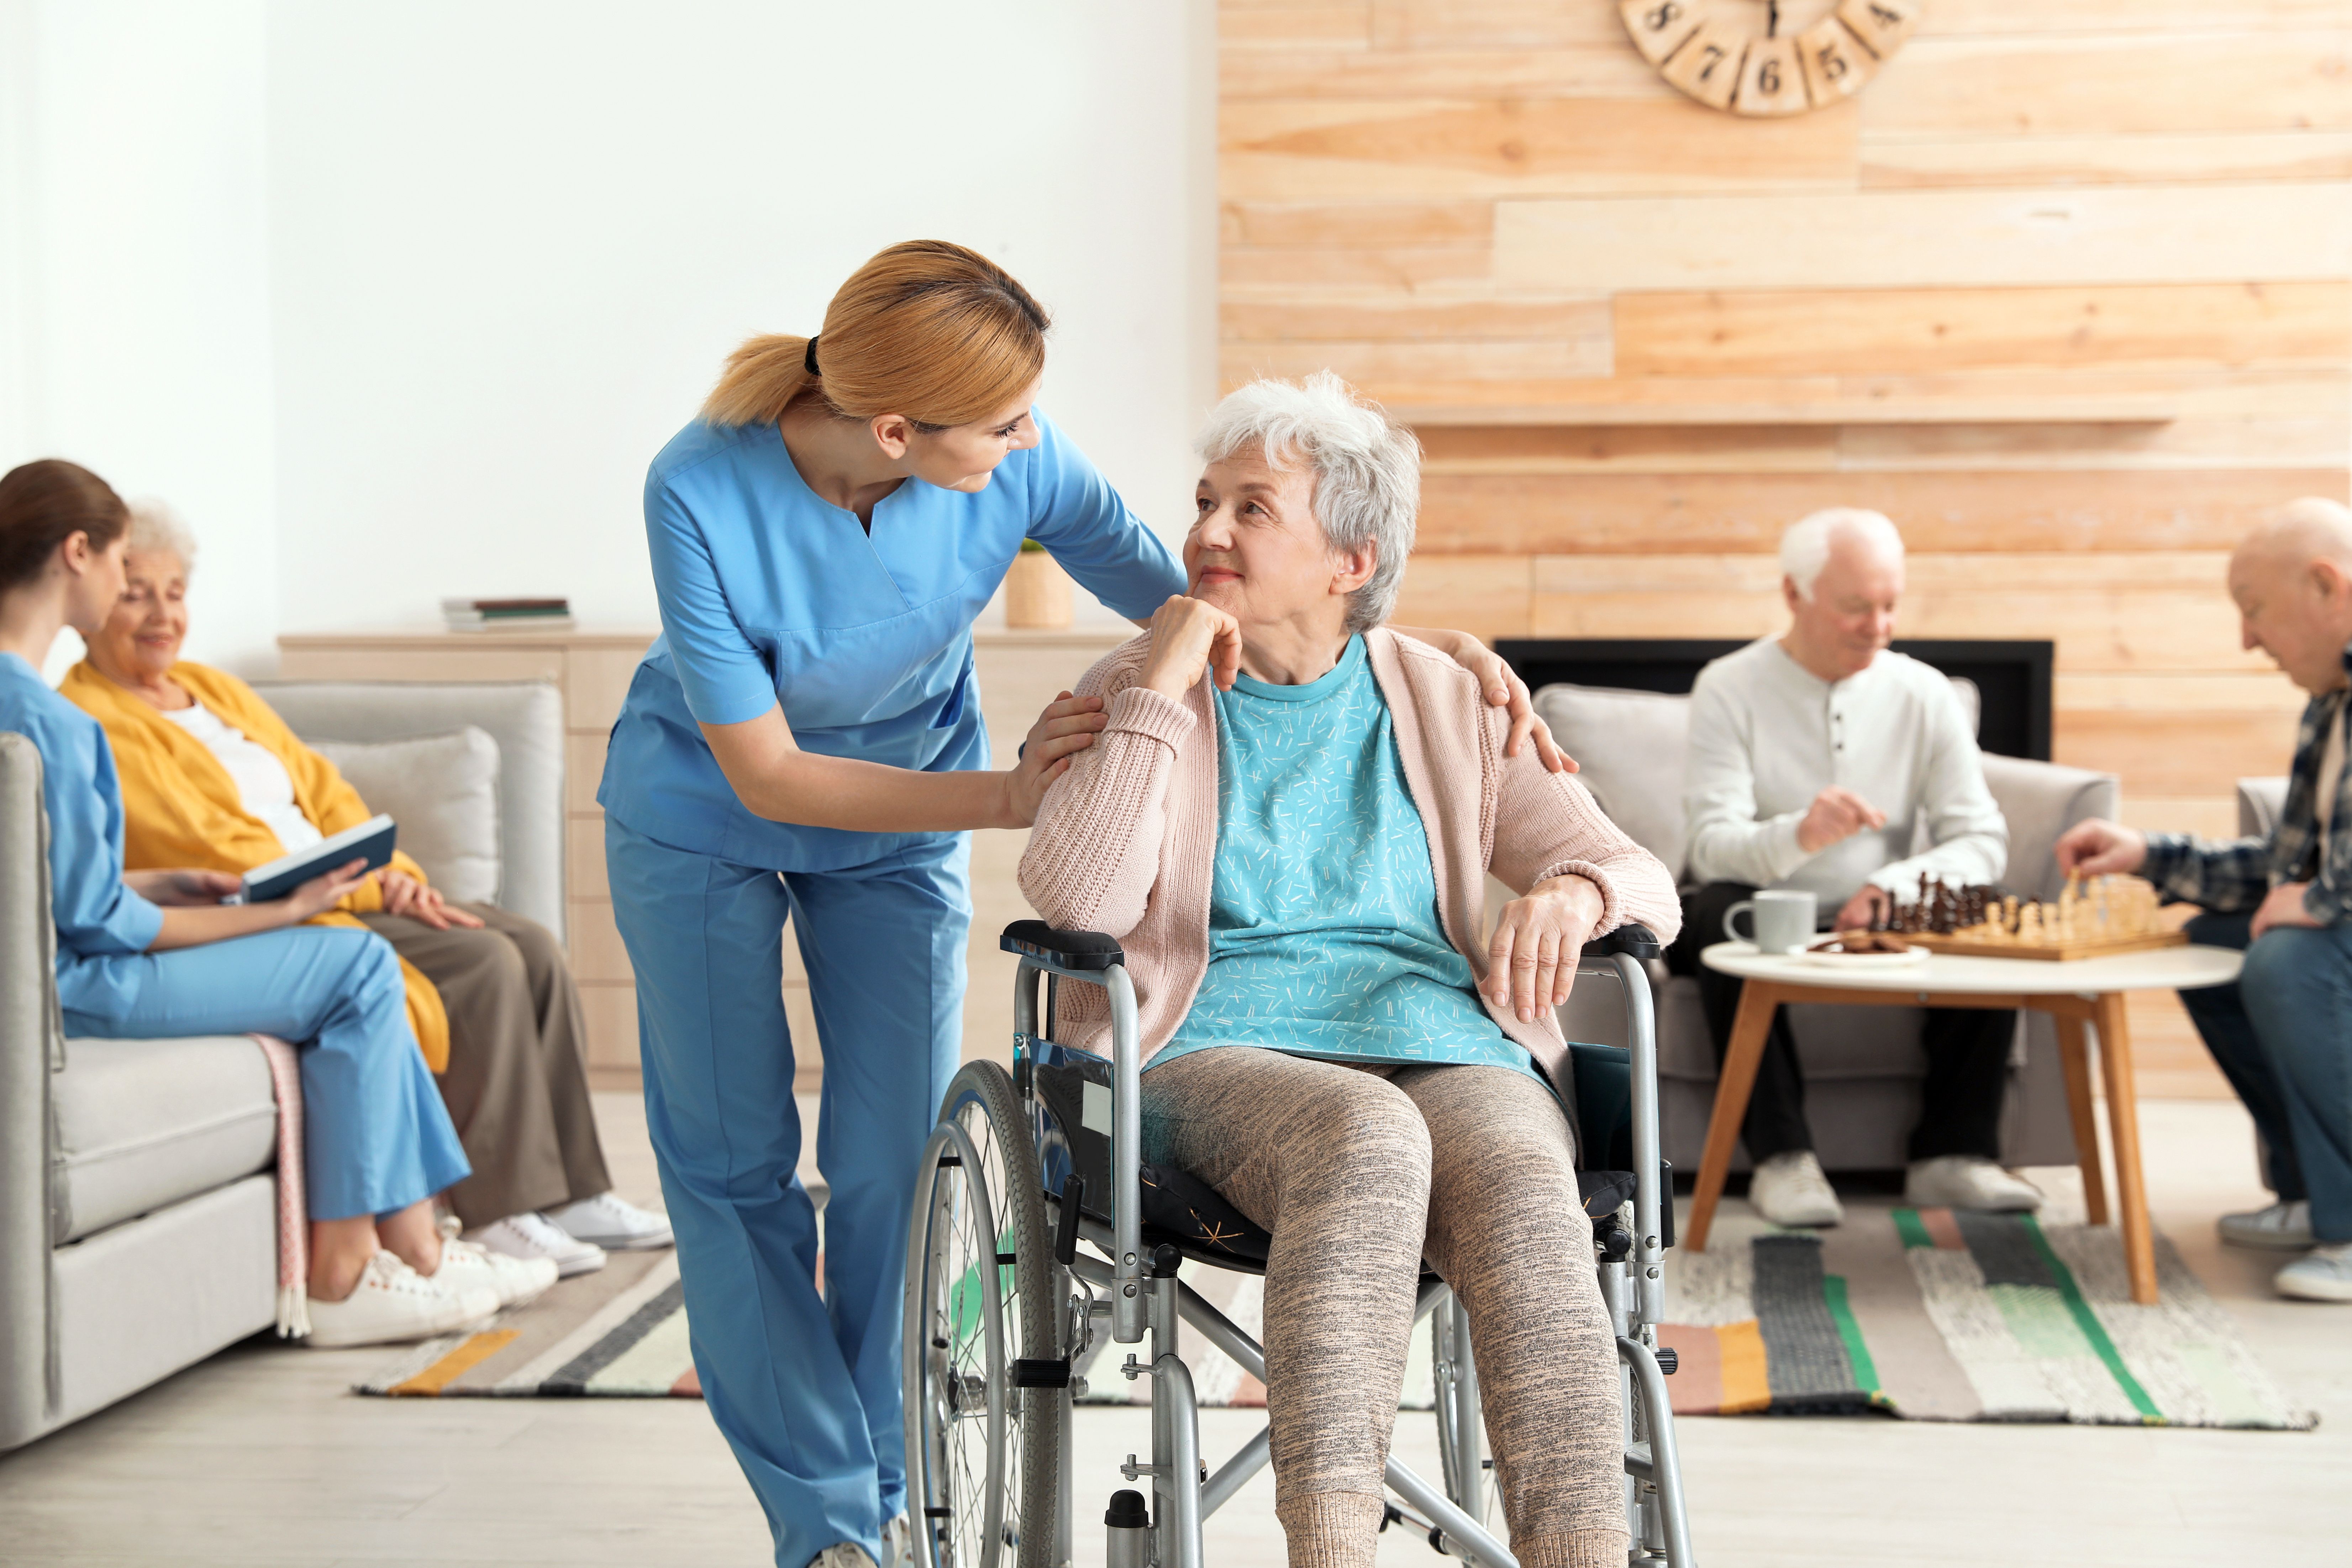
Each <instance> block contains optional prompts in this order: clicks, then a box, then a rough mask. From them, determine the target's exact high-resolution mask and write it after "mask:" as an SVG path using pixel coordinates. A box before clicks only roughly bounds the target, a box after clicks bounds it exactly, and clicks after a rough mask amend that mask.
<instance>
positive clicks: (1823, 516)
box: [1780, 506, 1903, 599]
mask: <svg viewBox="0 0 2352 1568" xmlns="http://www.w3.org/2000/svg"><path fill="white" fill-rule="evenodd" d="M1847 538H1859V539H1867V540H1870V541H1872V542H1874V543H1878V544H1882V545H1884V546H1885V547H1886V548H1887V549H1888V550H1891V551H1893V552H1894V553H1895V559H1896V560H1898V561H1899V560H1901V559H1902V558H1903V535H1902V534H1901V532H1899V531H1897V530H1896V529H1895V524H1894V523H1893V522H1892V521H1889V519H1888V518H1887V515H1886V514H1885V512H1883V511H1865V510H1863V509H1862V508H1861V507H1856V506H1833V507H1828V508H1825V509H1824V510H1821V511H1817V512H1815V513H1813V514H1812V515H1811V517H1808V518H1804V519H1801V521H1796V522H1792V523H1790V525H1789V531H1788V532H1786V533H1784V534H1782V535H1781V536H1780V574H1781V575H1782V576H1784V577H1786V578H1788V579H1789V581H1790V582H1791V583H1794V584H1796V585H1797V597H1799V598H1800V599H1810V598H1811V597H1812V596H1813V584H1815V583H1816V582H1818V581H1820V579H1821V575H1822V567H1824V566H1827V565H1828V564H1829V563H1830V550H1831V548H1832V546H1833V545H1835V544H1836V543H1837V542H1838V541H1839V540H1840V539H1847Z"/></svg>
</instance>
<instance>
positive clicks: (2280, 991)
mask: <svg viewBox="0 0 2352 1568" xmlns="http://www.w3.org/2000/svg"><path fill="white" fill-rule="evenodd" d="M2252 927H2253V917H2252V916H2251V915H2214V914H2205V915H2199V916H2198V917H2197V918H2196V919H2195V920H2192V921H2189V941H2191V942H2197V943H2199V944H2200V945H2202V946H2206V947H2234V948H2240V949H2242V950H2243V951H2244V952H2245V955H2246V966H2245V968H2244V969H2242V971H2240V972H2239V975H2238V979H2237V982H2236V983H2235V984H2230V985H2209V986H2206V987H2204V988H2202V989H2200V990H2196V991H2183V992H2182V993H2181V994H2180V1001H2181V1005H2183V1006H2185V1007H2187V1008H2188V1009H2189V1017H2191V1018H2192V1019H2194V1020H2196V1024H2197V1032H2198V1033H2199V1034H2200V1035H2202V1036H2203V1037H2205V1048H2206V1049H2207V1050H2209V1051H2210V1052H2212V1053H2213V1060H2214V1062H2215V1063H2216V1064H2217V1065H2218V1066H2219V1067H2220V1068H2221V1075H2222V1076H2223V1077H2224V1078H2227V1079H2229V1080H2230V1087H2231V1089H2236V1090H2237V1091H2238V1098H2239V1099H2240V1100H2242V1101H2243V1102H2244V1103H2245V1107H2246V1111H2247V1114H2249V1115H2251V1116H2252V1118H2253V1119H2254V1125H2255V1127H2257V1128H2258V1129H2260V1130H2261V1131H2262V1135H2263V1143H2264V1144H2265V1145H2266V1146H2267V1147H2268V1150H2269V1153H2270V1168H2269V1170H2268V1171H2267V1172H2266V1173H2265V1174H2266V1175H2267V1176H2268V1177H2269V1180H2270V1184H2271V1190H2272V1191H2273V1192H2275V1193H2276V1194H2278V1195H2279V1198H2280V1201H2282V1202H2284V1203H2293V1202H2294V1201H2296V1200H2297V1199H2302V1198H2308V1199H2309V1200H2310V1201H2311V1234H2312V1236H2313V1237H2315V1238H2316V1239H2317V1240H2319V1241H2321V1242H2323V1243H2326V1242H2338V1241H2352V924H2347V925H2332V926H2318V927H2312V926H2273V927H2272V928H2271V929H2270V930H2269V931H2264V932H2263V935H2262V939H2261V940H2260V941H2259V942H2250V941H2249V935H2250V932H2251V931H2252Z"/></svg>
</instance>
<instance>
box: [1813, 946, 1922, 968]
mask: <svg viewBox="0 0 2352 1568" xmlns="http://www.w3.org/2000/svg"><path fill="white" fill-rule="evenodd" d="M1793 956H1795V957H1798V958H1801V959H1803V960H1804V961H1805V962H1806V963H1818V964H1820V965H1822V967H1823V968H1824V969H1903V968H1906V967H1907V966H1909V965H1911V964H1914V963H1927V949H1926V948H1924V947H1915V948H1913V949H1911V951H1910V952H1800V953H1797V954H1794V955H1793Z"/></svg>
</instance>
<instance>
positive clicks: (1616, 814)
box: [1535, 682, 1691, 877]
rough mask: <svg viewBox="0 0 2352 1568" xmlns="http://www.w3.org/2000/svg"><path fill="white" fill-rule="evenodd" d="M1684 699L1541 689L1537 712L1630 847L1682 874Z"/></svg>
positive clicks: (1578, 688)
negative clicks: (1635, 846) (1636, 846)
mask: <svg viewBox="0 0 2352 1568" xmlns="http://www.w3.org/2000/svg"><path fill="white" fill-rule="evenodd" d="M1690 707H1691V703H1690V699H1689V698H1687V697H1670V696H1666V695H1664V693H1661V692H1656V691H1620V690H1617V689H1613V688H1611V687H1605V686H1572V685H1569V684H1567V683H1564V682H1563V683H1561V684H1559V685H1554V686H1547V687H1545V688H1544V689H1542V690H1541V691H1538V692H1537V693H1536V699H1535V708H1536V712H1537V713H1538V715H1540V716H1541V717H1542V719H1543V721H1544V722H1545V723H1547V724H1549V725H1550V726H1551V735H1552V739H1553V740H1555V741H1558V742H1559V744H1560V749H1561V750H1563V751H1565V752H1567V753H1568V754H1569V755H1570V756H1571V757H1574V758H1575V759H1576V762H1577V765H1578V766H1579V767H1580V768H1581V769H1582V770H1583V771H1582V772H1581V773H1579V774H1578V775H1577V776H1578V777H1579V778H1580V779H1582V780H1583V782H1584V787H1585V788H1587V789H1589V790H1591V792H1592V798H1593V799H1594V800H1596V801H1598V802H1599V803H1600V804H1601V810H1602V811H1605V812H1607V813H1608V814H1609V820H1610V821H1612V822H1613V823H1615V824H1616V825H1617V826H1620V827H1622V828H1623V829H1624V830H1625V831H1626V833H1627V834H1629V835H1630V836H1631V837H1633V842H1635V843H1636V844H1639V845H1640V846H1642V847H1643V848H1644V849H1647V850H1648V851H1649V852H1650V853H1651V854H1653V855H1655V856H1656V857H1657V858H1659V859H1661V860H1663V861H1664V862H1665V863H1666V868H1667V869H1668V870H1670V871H1672V872H1674V873H1675V876H1677V877H1679V876H1681V875H1682V869H1683V753H1684V752H1687V751H1688V750H1689V749H1690Z"/></svg>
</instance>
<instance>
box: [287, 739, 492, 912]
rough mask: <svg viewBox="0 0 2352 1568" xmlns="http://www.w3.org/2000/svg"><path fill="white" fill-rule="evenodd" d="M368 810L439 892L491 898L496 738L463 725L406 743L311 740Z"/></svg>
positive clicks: (461, 898) (467, 900)
mask: <svg viewBox="0 0 2352 1568" xmlns="http://www.w3.org/2000/svg"><path fill="white" fill-rule="evenodd" d="M310 747H311V749H312V750H313V751H315V752H318V753H319V754H320V756H322V757H324V758H326V759H327V760H328V761H329V762H331V763H334V764H335V766H336V767H337V768H339V769H341V772H342V775H343V777H344V778H345V779H346V780H348V781H349V782H350V784H351V786H352V788H353V789H355V790H357V791H359V792H360V798H361V799H362V800H363V801H365V802H367V807H368V809H369V810H370V811H372V812H383V813H384V814H386V815H387V816H391V817H392V819H393V820H394V821H395V822H397V823H399V824H400V847H401V848H403V849H404V850H406V851H407V852H408V854H409V855H410V856H411V857H412V858H415V861H416V863H417V864H418V865H420V866H422V867H424V868H425V876H427V877H429V878H431V879H432V880H433V885H434V886H435V887H436V888H438V889H440V890H441V896H442V897H443V898H446V899H448V900H452V901H453V902H457V903H463V904H488V903H494V902H496V901H497V900H498V896H499V743H498V742H496V741H493V740H491V739H490V737H489V736H488V734H487V733H486V732H485V731H480V730H478V729H476V728H474V726H472V725H471V724H468V725H467V726H466V727H465V728H464V729H462V730H459V731H455V732H454V733H451V734H446V735H419V736H417V737H415V739H414V740H407V741H313V742H310Z"/></svg>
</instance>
